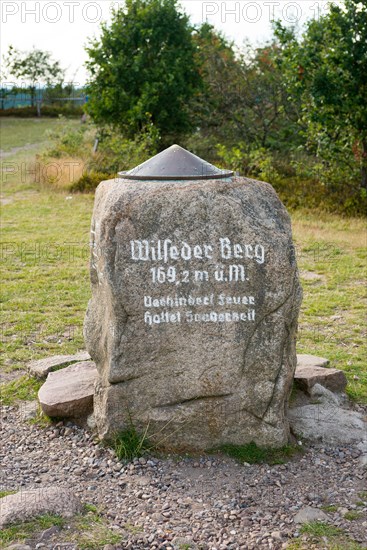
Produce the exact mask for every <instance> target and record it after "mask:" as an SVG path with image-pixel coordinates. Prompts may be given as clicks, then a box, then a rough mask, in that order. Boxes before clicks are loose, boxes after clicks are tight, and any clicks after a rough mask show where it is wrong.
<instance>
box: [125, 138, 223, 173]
mask: <svg viewBox="0 0 367 550" xmlns="http://www.w3.org/2000/svg"><path fill="white" fill-rule="evenodd" d="M120 175H121V176H122V177H123V178H125V179H134V180H196V179H200V180H201V179H221V178H228V177H230V176H232V175H233V172H232V171H231V170H220V169H219V168H217V167H216V166H213V165H212V164H209V162H206V161H205V160H203V159H201V158H200V157H197V156H196V155H194V154H193V153H190V152H189V151H187V150H186V149H183V147H180V146H179V145H171V147H168V149H165V150H164V151H162V152H161V153H158V155H155V156H154V157H152V158H150V159H149V160H147V161H145V162H143V163H142V164H139V166H136V167H135V168H133V169H132V170H129V171H128V172H120Z"/></svg>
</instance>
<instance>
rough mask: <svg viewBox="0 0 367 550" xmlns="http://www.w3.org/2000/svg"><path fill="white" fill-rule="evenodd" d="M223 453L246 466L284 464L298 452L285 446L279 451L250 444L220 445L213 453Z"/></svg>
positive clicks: (292, 447) (294, 448)
mask: <svg viewBox="0 0 367 550" xmlns="http://www.w3.org/2000/svg"><path fill="white" fill-rule="evenodd" d="M215 451H216V452H218V451H219V452H221V453H224V454H226V455H228V456H230V457H232V458H234V459H235V460H238V461H239V462H247V463H248V464H259V463H266V464H270V465H273V464H284V462H286V461H287V460H289V459H290V458H292V456H294V455H295V454H296V453H298V452H300V449H299V448H298V447H295V446H292V445H285V446H284V447H281V448H280V449H267V448H264V447H258V446H257V445H256V443H254V442H251V443H248V444H247V445H231V444H227V445H221V446H220V447H218V449H215V450H214V452H215Z"/></svg>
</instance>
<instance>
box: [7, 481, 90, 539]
mask: <svg viewBox="0 0 367 550" xmlns="http://www.w3.org/2000/svg"><path fill="white" fill-rule="evenodd" d="M81 510H82V505H81V502H80V501H79V499H77V498H76V496H75V495H74V493H73V492H72V491H70V490H69V489H65V488H63V487H57V486H54V487H41V488H40V489H30V490H28V491H19V492H18V493H15V494H13V495H7V496H6V497H3V498H2V499H1V507H0V529H3V528H4V527H5V526H6V525H11V524H12V523H18V522H23V521H28V520H30V519H32V518H34V517H36V516H41V515H43V514H57V515H60V516H62V517H65V518H70V517H72V516H73V515H74V514H76V513H78V512H80V511H81Z"/></svg>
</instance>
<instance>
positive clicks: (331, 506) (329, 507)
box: [321, 504, 338, 512]
mask: <svg viewBox="0 0 367 550" xmlns="http://www.w3.org/2000/svg"><path fill="white" fill-rule="evenodd" d="M321 508H322V509H323V510H325V512H336V511H337V509H338V507H337V506H335V504H327V505H326V506H321Z"/></svg>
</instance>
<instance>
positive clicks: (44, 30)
mask: <svg viewBox="0 0 367 550" xmlns="http://www.w3.org/2000/svg"><path fill="white" fill-rule="evenodd" d="M327 4H328V2H327V0H312V1H308V0H297V1H295V2H292V1H285V0H256V1H250V0H246V1H243V0H242V1H199V0H182V1H181V6H182V8H183V9H184V10H185V11H186V13H187V14H188V15H189V16H190V18H191V21H192V22H193V23H195V24H200V23H202V22H203V21H208V22H209V23H212V24H213V25H214V26H215V27H216V28H217V29H220V30H221V31H222V32H224V34H225V35H226V36H227V37H228V38H231V39H233V40H234V41H235V42H236V43H237V44H238V46H241V44H243V42H244V40H250V41H251V42H252V43H253V44H262V43H264V42H265V41H266V40H267V39H269V38H270V36H271V24H270V21H271V19H273V18H276V19H278V18H279V19H282V20H283V21H284V22H286V23H295V22H297V23H298V25H299V26H302V24H304V22H305V21H306V20H307V19H310V18H313V17H318V16H319V14H320V13H321V14H322V13H324V12H325V10H326V9H327ZM118 5H123V1H122V0H121V1H120V0H118V1H109V0H97V1H94V2H93V1H90V0H75V1H74V0H56V1H51V0H38V1H32V0H2V1H1V4H0V9H1V19H0V20H1V32H0V47H1V55H2V54H4V53H5V52H6V51H7V49H8V47H9V45H10V44H12V45H13V46H15V47H16V48H18V49H20V50H30V49H31V48H32V47H33V46H35V47H36V48H38V49H42V50H48V51H50V52H52V55H53V57H54V59H56V60H59V61H60V62H61V65H62V67H63V68H65V69H66V79H65V80H66V81H71V80H74V81H75V82H76V83H79V84H84V83H85V81H86V78H87V72H86V70H85V67H84V66H83V65H84V62H85V60H86V57H87V56H86V53H85V51H84V46H85V44H86V43H87V41H88V38H90V37H93V36H96V35H97V36H98V34H99V28H100V24H101V22H102V21H109V20H110V17H111V10H112V7H113V6H115V7H117V6H118Z"/></svg>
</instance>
